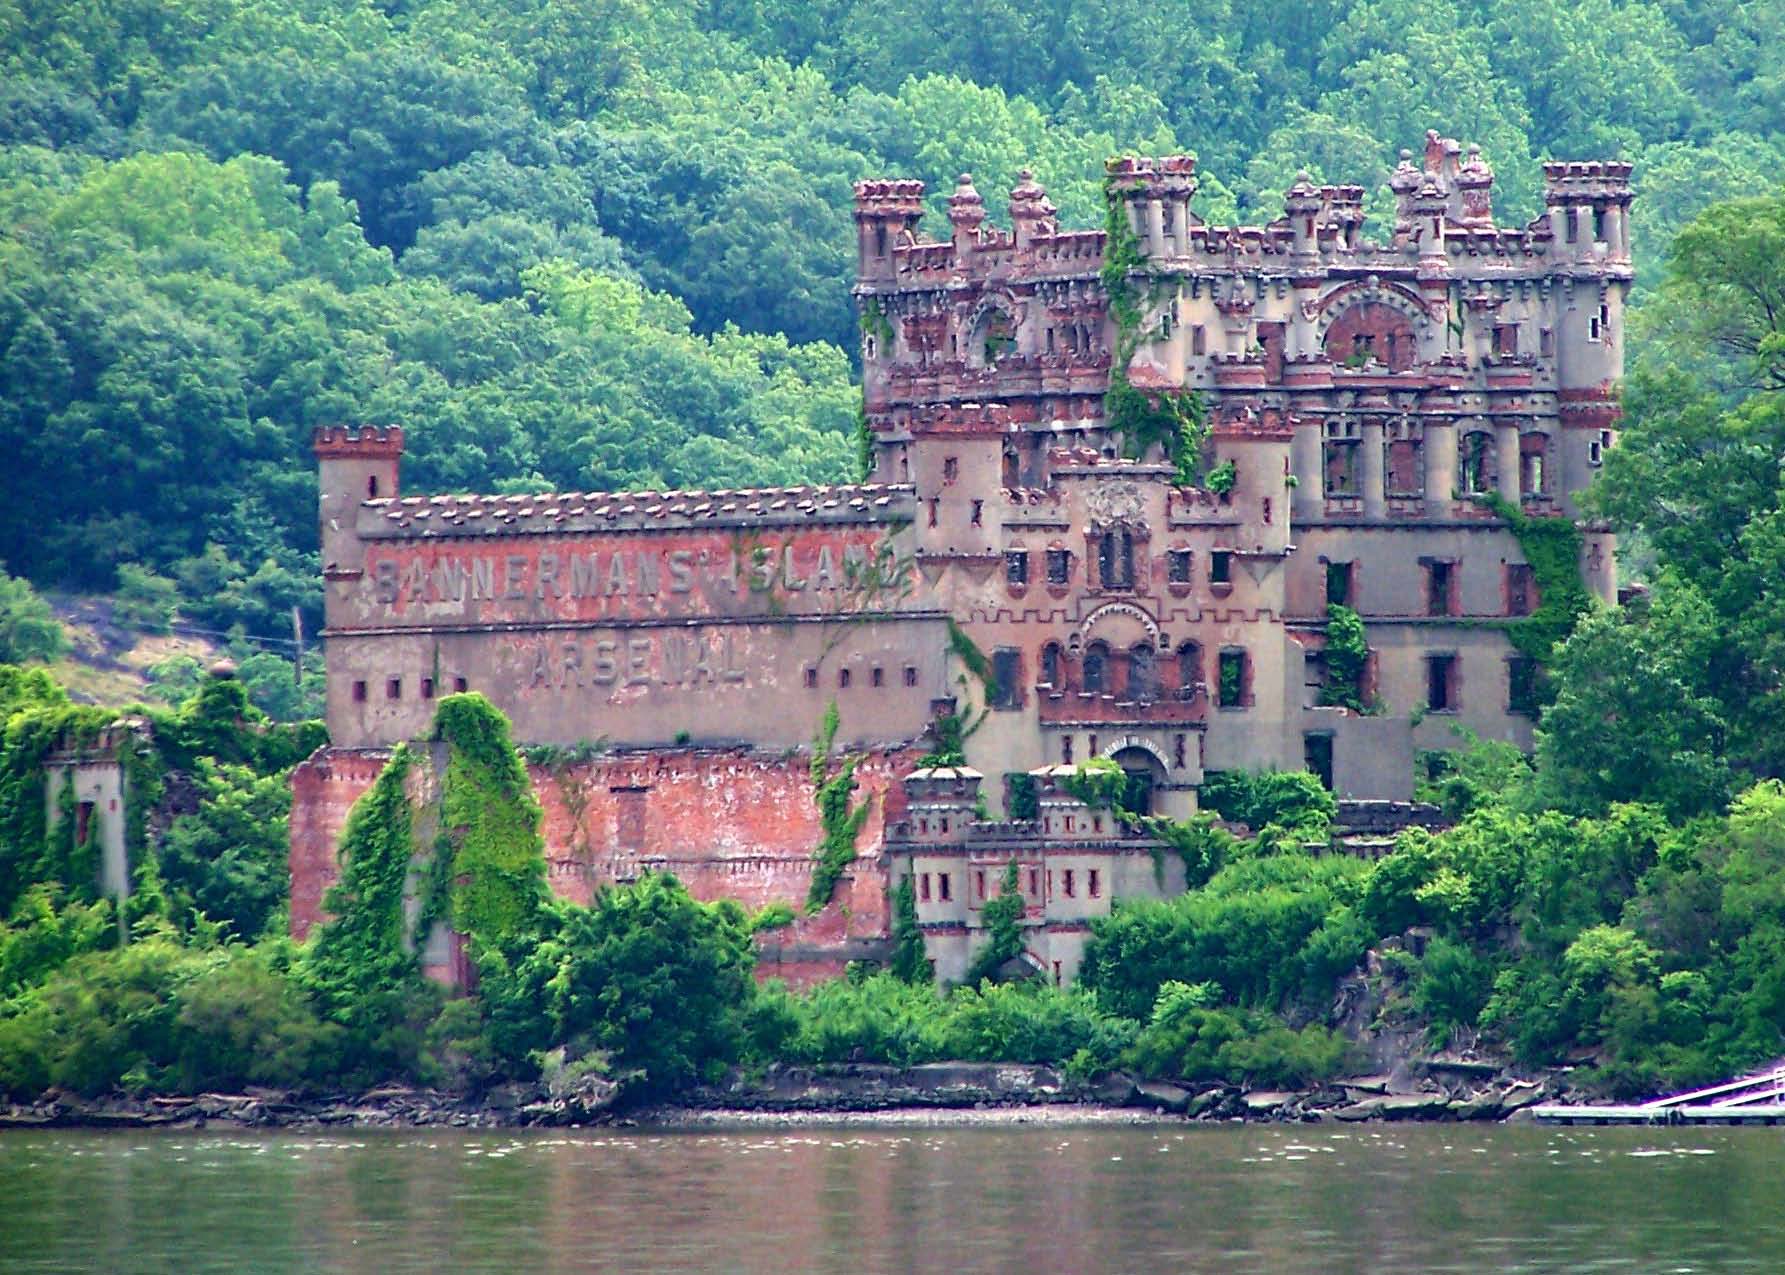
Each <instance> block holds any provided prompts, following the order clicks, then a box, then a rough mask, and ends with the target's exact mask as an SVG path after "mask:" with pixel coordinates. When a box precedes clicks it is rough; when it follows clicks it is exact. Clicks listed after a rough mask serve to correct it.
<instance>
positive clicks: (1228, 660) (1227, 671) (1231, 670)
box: [1216, 651, 1251, 708]
mask: <svg viewBox="0 0 1785 1275" xmlns="http://www.w3.org/2000/svg"><path fill="white" fill-rule="evenodd" d="M1218 667H1219V680H1220V686H1219V687H1218V688H1217V693H1218V695H1219V698H1218V699H1217V701H1216V702H1217V703H1218V704H1219V705H1220V706H1221V707H1222V708H1244V707H1245V706H1246V705H1247V704H1248V703H1249V702H1250V699H1251V696H1250V695H1249V693H1248V692H1249V690H1250V688H1249V687H1248V686H1247V683H1248V682H1249V681H1250V680H1251V678H1250V676H1249V672H1250V670H1248V669H1247V667H1246V653H1245V652H1244V651H1223V652H1221V658H1220V664H1219V666H1218Z"/></svg>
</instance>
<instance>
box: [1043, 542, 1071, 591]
mask: <svg viewBox="0 0 1785 1275" xmlns="http://www.w3.org/2000/svg"><path fill="white" fill-rule="evenodd" d="M1071 578H1072V552H1071V550H1069V549H1049V550H1048V551H1047V582H1048V583H1049V584H1065V583H1066V582H1067V581H1068V580H1070V579H1071Z"/></svg>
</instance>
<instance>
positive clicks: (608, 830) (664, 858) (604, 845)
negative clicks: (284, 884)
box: [291, 748, 919, 982]
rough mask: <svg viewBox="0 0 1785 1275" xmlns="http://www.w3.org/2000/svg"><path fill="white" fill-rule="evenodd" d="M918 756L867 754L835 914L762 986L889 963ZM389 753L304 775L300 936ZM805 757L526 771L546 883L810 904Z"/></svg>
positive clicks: (357, 754)
mask: <svg viewBox="0 0 1785 1275" xmlns="http://www.w3.org/2000/svg"><path fill="white" fill-rule="evenodd" d="M918 752H919V750H917V749H914V748H907V749H892V750H880V751H875V752H872V753H869V754H867V755H866V756H865V757H864V758H863V760H862V762H861V764H860V766H859V768H858V769H857V771H856V777H857V791H856V796H857V799H858V800H865V801H867V802H868V803H869V814H868V817H867V821H866V823H865V824H864V826H863V828H862V832H861V836H860V838H859V839H858V841H857V854H858V858H857V859H856V861H855V863H854V864H852V865H851V867H850V868H849V869H848V870H847V871H846V872H845V873H844V875H843V879H842V881H841V882H840V883H839V885H838V887H837V892H836V895H835V897H834V898H833V901H832V903H831V906H830V907H828V908H826V909H825V910H824V911H823V912H822V913H820V914H819V915H816V916H812V917H804V916H802V917H801V918H800V919H799V920H797V921H796V922H795V923H794V924H793V925H791V926H788V927H786V928H784V929H779V930H774V931H770V932H768V933H767V934H765V935H764V936H763V939H762V943H761V947H762V952H763V960H762V970H761V973H762V974H763V976H765V977H768V976H776V977H784V978H787V979H789V980H790V981H796V982H797V981H808V980H810V979H814V978H819V977H835V976H837V975H839V974H841V973H842V970H843V966H844V965H845V964H846V963H847V962H848V961H850V960H854V959H861V958H863V957H867V956H874V955H878V954H879V952H880V947H881V945H882V944H883V942H884V940H885V937H886V935H887V933H888V931H889V927H890V920H889V917H888V913H887V893H886V869H885V865H884V863H883V862H882V859H881V847H882V845H883V843H884V840H885V829H886V826H887V822H888V820H889V818H890V819H892V820H895V821H896V820H897V819H898V818H900V817H901V816H902V813H903V809H904V796H903V791H902V789H901V788H900V787H899V784H898V782H897V780H898V777H899V776H900V775H902V774H904V773H906V772H907V771H909V770H910V769H911V768H912V766H913V765H914V764H915V759H916V757H917V755H918ZM389 759H390V751H389V750H388V749H344V748H328V749H324V750H322V751H320V752H318V753H317V754H316V755H315V756H313V757H311V758H310V759H309V760H307V761H305V762H304V763H303V764H302V765H301V766H299V767H298V769H297V771H296V773H295V774H294V776H293V781H292V782H293V787H294V792H295V797H296V800H295V801H294V803H293V814H292V834H291V869H292V899H291V932H292V934H293V936H294V937H296V938H298V939H300V940H301V939H303V938H304V937H305V936H306V935H307V934H308V933H309V932H310V929H311V928H312V927H313V926H315V925H316V924H318V923H320V922H321V921H322V920H323V919H324V917H325V912H324V909H323V906H322V898H323V895H324V893H325V892H326V891H327V889H328V888H329V887H330V886H331V885H333V884H334V882H335V881H336V880H337V879H338V877H339V875H340V870H339V863H338V860H337V858H336V847H337V846H338V845H339V844H340V838H341V831H342V829H343V828H344V827H345V826H346V821H347V815H348V812H349V811H350V810H351V809H352V806H353V803H354V801H356V800H357V799H358V798H359V796H360V795H361V794H362V793H364V792H365V791H366V790H367V789H369V788H370V787H371V786H372V783H373V781H374V780H376V778H377V776H378V773H379V771H380V770H381V769H383V767H384V764H385V763H386V762H387V761H388V760H389ZM807 767H808V761H807V758H806V757H805V756H803V755H791V756H788V755H768V754H763V753H755V752H749V751H745V750H712V749H692V748H689V749H660V750H652V751H650V752H640V753H614V754H610V755H606V756H599V757H594V758H581V759H572V758H563V759H558V760H550V761H543V762H542V761H535V762H531V763H529V765H528V774H529V777H530V778H531V780H532V783H533V790H534V793H535V795H536V796H537V797H538V798H539V801H540V805H541V807H542V809H543V811H544V822H543V826H542V832H543V834H544V840H545V844H546V866H547V881H548V883H549V885H550V887H551V889H552V891H553V893H555V894H557V895H559V896H560V897H562V898H566V899H570V900H572V901H574V902H577V903H583V904H586V903H588V902H589V901H590V900H591V899H592V898H593V897H594V895H595V893H596V891H597V890H599V889H600V888H601V887H602V886H604V885H608V884H612V883H615V882H624V881H629V880H633V879H636V878H637V877H638V876H639V875H640V874H641V873H643V872H647V871H654V872H671V873H674V874H675V876H676V877H677V878H678V879H679V880H680V881H681V882H682V883H683V884H684V885H685V886H687V887H688V890H689V892H690V893H692V894H693V895H694V896H695V897H696V898H700V899H704V900H709V901H711V900H716V899H734V900H736V901H737V902H738V903H740V904H742V905H743V906H744V907H745V908H747V909H749V910H752V911H754V910H756V909H759V908H762V907H764V906H766V905H768V904H771V903H786V904H789V905H791V906H792V907H793V908H794V909H795V910H796V911H798V910H800V909H801V908H803V906H804V904H805V900H806V893H807V889H808V887H809V886H810V884H811V876H812V865H813V851H814V848H815V847H816V846H817V844H818V841H819V837H820V830H819V826H818V812H817V808H816V806H815V805H814V803H813V799H812V792H813V790H812V783H811V777H810V775H809V773H808V769H807Z"/></svg>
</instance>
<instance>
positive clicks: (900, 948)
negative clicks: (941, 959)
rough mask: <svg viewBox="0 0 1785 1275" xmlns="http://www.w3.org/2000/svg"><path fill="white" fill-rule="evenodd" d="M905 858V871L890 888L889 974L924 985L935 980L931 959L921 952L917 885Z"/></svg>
mask: <svg viewBox="0 0 1785 1275" xmlns="http://www.w3.org/2000/svg"><path fill="white" fill-rule="evenodd" d="M912 879H913V874H912V870H911V865H910V863H909V862H907V863H906V865H905V875H904V876H903V877H901V878H900V879H899V885H898V888H897V889H895V890H894V891H893V917H892V944H893V953H892V965H891V969H892V973H893V977H895V978H897V979H900V980H901V981H903V982H906V983H911V984H914V985H916V986H919V987H928V986H929V985H930V984H931V983H933V982H935V980H936V966H935V962H933V961H931V960H930V958H929V957H928V956H926V955H924V946H923V931H922V930H921V929H919V928H918V924H917V887H916V886H914V885H913V884H912Z"/></svg>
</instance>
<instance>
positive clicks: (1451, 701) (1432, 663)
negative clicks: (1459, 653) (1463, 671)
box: [1426, 655, 1457, 713]
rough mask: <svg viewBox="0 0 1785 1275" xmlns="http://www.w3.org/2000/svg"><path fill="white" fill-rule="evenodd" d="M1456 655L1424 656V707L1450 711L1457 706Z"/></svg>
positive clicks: (1434, 710) (1445, 711) (1433, 710)
mask: <svg viewBox="0 0 1785 1275" xmlns="http://www.w3.org/2000/svg"><path fill="white" fill-rule="evenodd" d="M1456 667H1457V657H1456V656H1454V655H1428V656H1426V708H1427V709H1428V710H1430V711H1431V712H1434V713H1452V712H1455V711H1456V707H1457V687H1456Z"/></svg>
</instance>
